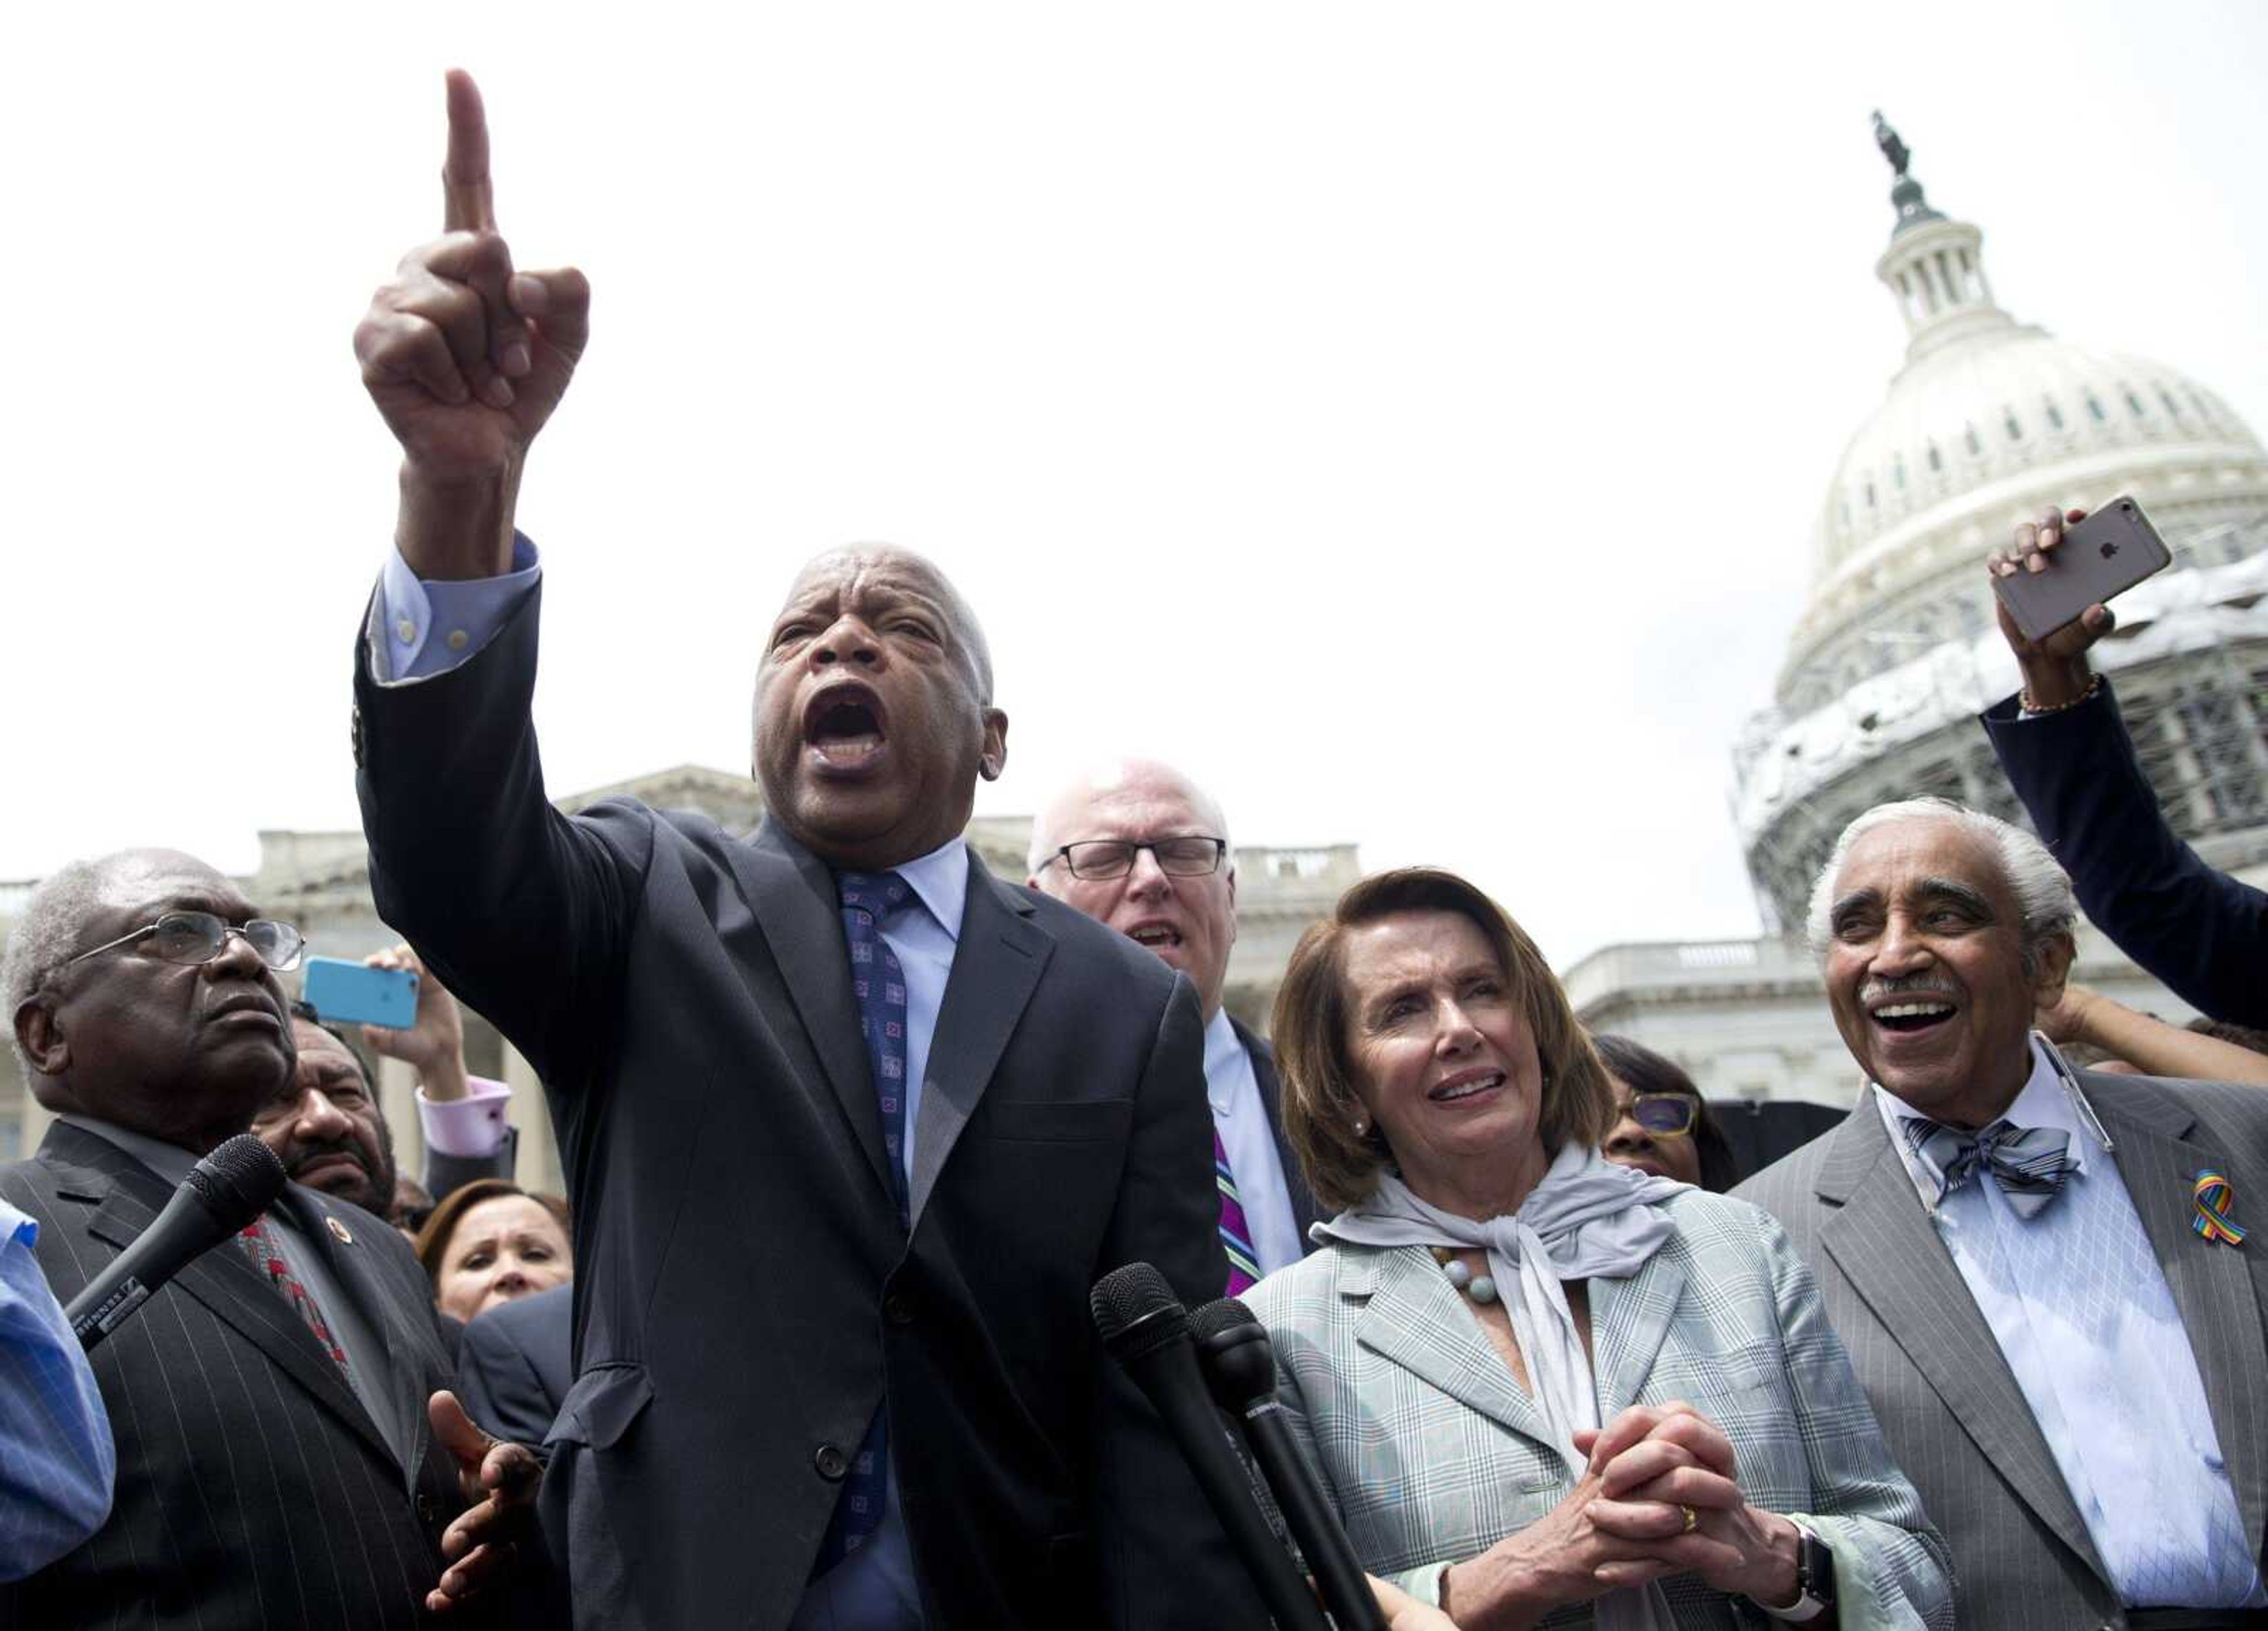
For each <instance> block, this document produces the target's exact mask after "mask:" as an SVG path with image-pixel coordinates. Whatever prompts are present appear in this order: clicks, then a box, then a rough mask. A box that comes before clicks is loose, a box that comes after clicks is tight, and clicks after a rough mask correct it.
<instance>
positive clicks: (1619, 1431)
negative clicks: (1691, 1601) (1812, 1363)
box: [1442, 1402, 1799, 1631]
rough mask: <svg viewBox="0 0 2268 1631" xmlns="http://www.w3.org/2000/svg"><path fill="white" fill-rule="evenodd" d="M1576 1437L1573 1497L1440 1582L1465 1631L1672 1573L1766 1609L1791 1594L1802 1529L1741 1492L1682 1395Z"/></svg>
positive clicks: (1706, 1426)
mask: <svg viewBox="0 0 2268 1631" xmlns="http://www.w3.org/2000/svg"><path fill="white" fill-rule="evenodd" d="M1574 1443H1575V1448H1576V1450H1577V1451H1579V1452H1580V1453H1582V1454H1584V1455H1587V1457H1588V1458H1589V1462H1588V1464H1587V1466H1586V1467H1585V1469H1584V1473H1583V1476H1582V1477H1581V1478H1580V1479H1579V1480H1577V1481H1576V1485H1575V1488H1574V1489H1573V1490H1572V1491H1571V1492H1570V1493H1569V1495H1567V1497H1566V1499H1565V1500H1564V1501H1562V1502H1560V1503H1559V1504H1558V1505H1557V1506H1556V1507H1554V1508H1553V1509H1552V1510H1550V1512H1549V1513H1547V1514H1546V1515H1545V1516H1544V1517H1542V1518H1541V1519H1539V1520H1538V1521H1536V1522H1535V1523H1533V1524H1529V1525H1528V1527H1527V1528H1525V1529H1523V1530H1521V1531H1520V1532H1518V1533H1516V1534H1511V1535H1507V1536H1506V1537H1505V1538H1504V1539H1502V1540H1500V1541H1499V1542H1498V1543H1497V1544H1496V1545H1495V1546H1493V1547H1490V1548H1489V1549H1488V1550H1487V1551H1486V1552H1484V1553H1483V1554H1481V1555H1480V1556H1478V1557H1476V1558H1474V1559H1472V1560H1471V1561H1469V1562H1465V1563H1460V1564H1458V1565H1456V1566H1455V1567H1454V1568H1453V1569H1450V1570H1449V1572H1448V1575H1447V1576H1446V1577H1445V1578H1444V1580H1443V1581H1442V1586H1443V1591H1442V1599H1443V1605H1444V1607H1446V1608H1447V1611H1448V1612H1449V1613H1450V1614H1451V1616H1452V1617H1453V1618H1454V1620H1455V1621H1456V1623H1457V1625H1458V1626H1459V1627H1461V1628H1462V1631H1492V1628H1494V1627H1523V1626H1528V1625H1531V1624H1533V1623H1534V1622H1535V1621H1536V1620H1541V1619H1542V1618H1543V1616H1544V1615H1546V1614H1548V1613H1550V1612H1551V1611H1552V1610H1554V1609H1556V1608H1558V1607H1560V1606H1562V1605H1565V1604H1568V1603H1577V1602H1587V1601H1590V1600H1591V1599H1593V1598H1598V1597H1600V1596H1602V1595H1603V1594H1605V1593H1606V1592H1609V1591H1616V1590H1618V1589H1622V1588H1625V1587H1638V1586H1643V1585H1645V1584H1646V1583H1648V1582H1649V1581H1653V1580H1658V1579H1661V1577H1663V1576H1668V1575H1679V1574H1692V1575H1696V1576H1699V1577H1700V1578H1701V1579H1702V1580H1703V1581H1704V1582H1705V1583H1707V1584H1709V1585H1711V1586H1712V1587H1714V1588H1715V1589H1717V1590H1718V1591H1726V1592H1730V1593H1734V1594H1737V1595H1741V1596H1745V1597H1748V1598H1752V1599H1754V1600H1755V1601H1756V1602H1759V1603H1762V1604H1765V1605H1784V1604H1788V1603H1793V1601H1794V1600H1795V1597H1796V1554H1797V1545H1798V1539H1799V1536H1798V1533H1797V1531H1796V1528H1795V1525H1794V1524H1792V1523H1790V1522H1789V1521H1788V1520H1787V1519H1786V1518H1785V1517H1780V1516H1778V1514H1776V1513H1771V1512H1765V1511H1762V1510H1758V1509H1757V1508H1756V1507H1753V1506H1750V1505H1749V1503H1748V1502H1746V1501H1745V1500H1743V1499H1742V1495H1741V1489H1740V1484H1739V1482H1738V1473H1737V1469H1736V1467H1735V1466H1734V1456H1733V1445H1732V1441H1731V1440H1730V1439H1728V1438H1727V1436H1725V1433H1724V1429H1721V1428H1719V1426H1718V1425H1717V1424H1716V1423H1715V1422H1712V1421H1710V1420H1709V1419H1708V1418H1707V1417H1706V1416H1704V1415H1702V1414H1700V1413H1699V1412H1697V1411H1696V1410H1695V1409H1693V1407H1691V1406H1690V1405H1687V1404H1684V1403H1683V1402H1672V1403H1670V1404H1668V1405H1662V1406H1652V1405H1633V1406H1632V1407H1630V1408H1629V1409H1627V1410H1625V1411H1624V1412H1623V1413H1622V1414H1620V1415H1618V1416H1616V1418H1615V1419H1614V1420H1613V1421H1612V1422H1609V1423H1608V1424H1607V1426H1606V1427H1604V1428H1603V1429H1583V1430H1581V1431H1579V1432H1578V1433H1576V1434H1575V1436H1574Z"/></svg>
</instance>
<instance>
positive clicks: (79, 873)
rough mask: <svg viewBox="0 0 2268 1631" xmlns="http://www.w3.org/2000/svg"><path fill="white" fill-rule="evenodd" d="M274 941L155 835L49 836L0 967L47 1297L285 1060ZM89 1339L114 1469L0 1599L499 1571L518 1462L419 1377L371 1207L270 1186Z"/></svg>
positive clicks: (237, 1603) (150, 1212) (246, 1107)
mask: <svg viewBox="0 0 2268 1631" xmlns="http://www.w3.org/2000/svg"><path fill="white" fill-rule="evenodd" d="M301 944H302V942H301V940H300V937H299V934H298V930H297V929H293V928H292V927H291V926H290V925H289V924H285V923H280V922H273V921H271V920H268V919H263V918H261V917H259V916H258V915H257V914H256V913H255V911H254V908H253V907H252V905H251V903H250V902H249V901H247V900H245V898H244V896H243V894H242V893H240V892H239V890H238V888H237V887H236V885H234V884H232V883H231V882H230V881H229V880H228V879H227V878H223V877H222V876H221V875H220V874H219V873H218V872H217V871H214V870H213V869H212V868H211V867H210V866H207V865H205V864H204V863H203V862H201V861H197V860H195V859H194V858H193V857H191V856H185V855H180V854H177V853H174V852H173V851H169V850H134V851H129V852H126V853H123V854H121V855H114V856H106V857H104V858H103V859H101V860H98V861H92V862H77V863H72V864H70V865H69V866H65V867H63V868H62V869H60V870H59V871H56V872H55V873H54V874H53V875H52V876H50V877H49V878H47V879H46V880H44V881H43V882H42V883H41V884H40V885H39V886H38V887H37V888H36V889H34V890H33V892H32V894H31V897H30V899H29V900H28V901H27V902H26V905H25V907H24V910H23V914H22V915H21V916H20V917H19V918H18V921H17V923H16V926H15V929H14V930H13V931H12V933H11V935H10V937H9V941H8V947H7V953H6V958H5V960H4V965H0V988H4V990H5V1000H6V1003H7V1006H8V1009H9V1011H10V1013H11V1016H12V1018H13V1022H14V1024H13V1035H14V1040H15V1045H16V1047H17V1050H18V1054H19V1056H20V1057H21V1059H22V1060H23V1062H24V1065H25V1079H26V1082H27V1083H28V1084H29V1085H30V1088H31V1091H32V1092H33V1095H34V1096H36V1097H37V1098H38V1099H39V1100H40V1103H41V1104H42V1105H44V1106H47V1107H48V1109H49V1110H51V1111H53V1112H54V1113H55V1116H56V1120H55V1124H54V1125H53V1126H52V1127H50V1128H48V1133H47V1136H46V1137H45V1139H44V1140H42V1142H41V1143H40V1150H39V1153H38V1154H37V1156H36V1157H33V1159H31V1160H29V1161H22V1162H18V1163H16V1164H12V1165H10V1166H6V1167H0V1195H4V1197H5V1198H6V1199H7V1200H8V1201H10V1202H11V1203H12V1204H13V1205H15V1206H16V1207H18V1208H19V1209H22V1210H24V1211H25V1212H26V1213H28V1214H30V1215H31V1216H33V1218H34V1219H35V1220H36V1221H37V1222H38V1223H39V1225H40V1234H39V1241H38V1248H37V1249H38V1253H39V1259H40V1267H42V1268H44V1269H45V1270H46V1272H47V1275H48V1280H49V1282H50V1283H51V1284H52V1285H53V1286H54V1288H55V1294H56V1295H57V1296H58V1297H63V1298H66V1299H67V1298H69V1297H72V1296H75V1295H76V1294H77V1292H79V1291H80V1290H82V1289H85V1285H86V1284H87V1282H88V1281H89V1279H90V1278H91V1277H92V1275H94V1274H95V1273H97V1272H98V1271H99V1269H100V1268H101V1267H102V1266H103V1265H105V1264H106V1263H107V1262H109V1261H110V1260H111V1259H112V1258H114V1257H115V1256H116V1255H117V1254H118V1253H119V1252H121V1251H122V1250H123V1249H124V1248H125V1247H126V1246H128V1245H130V1244H131V1243H132V1242H133V1241H134V1240H135V1239H136V1237H137V1236H139V1235H140V1234H141V1232H142V1231H144V1229H146V1228H147V1227H149V1225H150V1223H151V1222H152V1220H153V1219H154V1218H155V1217H156V1216H157V1215H158V1212H159V1211H160V1210H161V1209H163V1208H164V1207H165V1206H166V1203H167V1202H168V1201H170V1200H171V1199H172V1198H173V1193H174V1190H175V1187H177V1186H178V1185H179V1184H180V1182H181V1181H182V1180H183V1179H185V1178H186V1177H187V1175H188V1172H189V1171H190V1169H191V1168H192V1167H193V1166H194V1164H195V1162H196V1160H197V1158H198V1157H200V1156H202V1155H203V1154H204V1153H205V1152H206V1151H208V1150H211V1149H213V1148H214V1147H215V1146H217V1145H218V1144H220V1143H222V1142H225V1140H227V1139H229V1138H231V1137H232V1136H234V1135H238V1134H240V1133H242V1132H244V1131H245V1130H246V1129H247V1128H249V1127H250V1126H251V1124H252V1120H253V1117H254V1113H256V1112H257V1111H258V1109H259V1108H260V1106H262V1105H263V1104H265V1103H267V1102H269V1100H270V1099H271V1098H273V1096H274V1095H276V1093H277V1092H279V1091H283V1089H284V1084H287V1083H288V1082H290V1081H291V1077H292V1071H293V1066H294V1059H293V1054H292V1032H291V1023H290V1020H289V1018H287V1015H286V1011H285V1005H284V992H283V988H282V987H281V985H280V984H279V983H278V981H277V979H276V975H277V974H278V973H281V972H284V971H286V970H289V969H290V968H291V967H293V966H296V965H297V963H298V957H299V951H300V946H301ZM96 1357H97V1363H96V1365H95V1370H96V1374H97V1377H98V1379H99V1382H100V1384H101V1388H102V1399H103V1403H104V1405H105V1407H106V1408H107V1412H108V1414H109V1417H110V1422H111V1428H112V1431H113V1433H114V1435H115V1437H116V1441H117V1459H118V1466H119V1468H120V1474H119V1477H118V1480H117V1485H116V1490H115V1496H114V1502H113V1504H112V1509H111V1513H110V1517H109V1518H108V1520H107V1522H106V1523H105V1524H103V1526H102V1527H101V1529H100V1530H99V1531H98V1532H96V1534H95V1535H94V1537H93V1538H92V1539H90V1540H88V1541H87V1542H86V1543H85V1545H83V1546H81V1547H78V1548H77V1549H76V1550H75V1551H72V1552H70V1554H67V1555H66V1556H64V1557H63V1558H62V1559H60V1560H59V1561H55V1562H54V1563H53V1564H51V1565H49V1566H48V1568H46V1569H41V1570H40V1571H39V1572H38V1573H37V1574H34V1575H33V1576H30V1577H29V1578H28V1579H26V1580H25V1581H23V1582H20V1583H18V1584H15V1585H11V1586H7V1587H0V1625H20V1626H25V1627H33V1626H36V1627H40V1631H65V1628H67V1627H82V1626H85V1627H92V1626H114V1625H128V1624H131V1625H136V1626H147V1627H190V1626H228V1627H263V1628H265V1627H274V1628H275V1631H284V1627H291V1628H292V1631H297V1628H298V1627H306V1626H311V1625H323V1626H330V1627H341V1628H342V1631H378V1628H380V1627H385V1628H388V1631H391V1628H393V1627H401V1631H408V1627H411V1626H413V1625H417V1624H422V1623H423V1620H422V1618H421V1613H420V1611H421V1605H423V1607H425V1608H443V1607H446V1606H448V1605H450V1604H451V1603H452V1602H453V1601H457V1600H460V1599H463V1598H468V1597H469V1596H472V1595H474V1594H475V1593H480V1594H483V1595H484V1594H485V1591H486V1589H487V1588H490V1587H492V1586H494V1585H496V1584H497V1583H498V1579H499V1576H502V1575H504V1574H505V1573H506V1572H508V1570H509V1569H510V1567H511V1561H512V1550H513V1548H512V1547H511V1546H510V1545H506V1544H501V1543H504V1542H508V1541H511V1540H513V1539H516V1538H517V1537H518V1535H519V1533H520V1532H521V1530H520V1528H519V1520H520V1519H521V1518H522V1517H524V1515H525V1514H526V1512H527V1510H528V1503H529V1501H530V1498H531V1497H532V1495H533V1494H534V1482H535V1479H536V1477H537V1474H538V1473H539V1470H540V1469H539V1464H538V1463H537V1461H536V1459H535V1458H534V1454H533V1452H532V1451H528V1450H527V1448H525V1447H524V1446H520V1445H510V1444H501V1445H500V1444H495V1443H494V1442H493V1441H492V1440H490V1438H488V1437H487V1436H486V1435H484V1434H482V1433H481V1432H480V1431H479V1429H476V1428H475V1427H474V1426H473V1424H472V1423H471V1422H469V1421H468V1420H467V1419H466V1417H465V1415H464V1414H463V1412H462V1411H461V1410H460V1409H459V1408H458V1407H457V1403H456V1400H454V1398H453V1397H452V1396H451V1395H450V1394H449V1393H447V1392H445V1391H439V1390H443V1389H446V1385H447V1382H448V1378H449V1362H448V1358H447V1354H446V1348H445V1345H444V1342H443V1340H442V1333H441V1330H440V1326H439V1324H438V1320H437V1319H436V1317H435V1314H434V1312H433V1307H432V1303H431V1297H430V1296H429V1294H428V1291H427V1288H426V1284H425V1279H424V1276H423V1275H422V1274H421V1273H420V1272H419V1270H418V1267H417V1263H416V1259H415V1258H414V1257H413V1256H412V1255H411V1253H410V1252H409V1248H408V1247H407V1246H406V1245H404V1244H403V1243H402V1240H401V1237H400V1236H399V1235H397V1234H395V1233H394V1231H393V1230H391V1229H388V1228H387V1227H386V1226H385V1225H384V1223H381V1222H380V1221H379V1219H378V1218H377V1217H375V1216H372V1215H371V1214H370V1213H367V1212H365V1211H363V1210H362V1209H359V1208H357V1207H356V1206H353V1205H351V1204H350V1203H348V1202H345V1201H338V1200H335V1199H334V1198H332V1197H331V1196H328V1195H326V1194H320V1193H319V1192H318V1191H315V1190H313V1189H309V1188H306V1187H303V1186H300V1185H297V1184H292V1185H287V1186H286V1187H285V1188H284V1193H283V1194H282V1196H281V1197H280V1198H279V1200H278V1201H277V1202H276V1205H275V1206H273V1207H272V1208H270V1209H269V1211H268V1212H266V1213H265V1214H263V1215H262V1216H261V1218H260V1219H258V1220H257V1221H256V1222H255V1223H254V1225H253V1226H252V1227H250V1228H248V1229H247V1230H246V1231H244V1233H243V1234H242V1235H241V1236H240V1237H239V1238H235V1239H232V1240H229V1241H226V1242H224V1243H223V1244H221V1245H217V1246H216V1247H214V1248H213V1249H212V1250H210V1251H209V1252H206V1253H203V1255H202V1256H200V1257H197V1258H195V1260H192V1261H191V1262H189V1263H188V1265H187V1266H186V1267H184V1268H182V1269H181V1270H180V1273H179V1274H177V1275H175V1276H174V1277H173V1281H172V1282H170V1283H169V1284H167V1285H166V1286H165V1287H163V1288H162V1289H159V1290H158V1291H157V1292H156V1293H155V1294H154V1295H153V1296H152V1297H151V1299H150V1300H149V1302H148V1303H147V1304H145V1305H144V1306H143V1307H142V1308H140V1309H139V1310H138V1311H136V1312H135V1313H134V1314H133V1316H132V1317H131V1318H130V1319H129V1320H128V1321H127V1322H126V1323H124V1324H123V1325H122V1326H120V1327H119V1329H118V1330H117V1331H115V1332H114V1333H112V1335H111V1336H110V1337H109V1338H108V1339H107V1341H105V1342H104V1344H103V1347H102V1349H101V1351H100V1353H99V1355H97V1356H96ZM231 1468H233V1469H235V1471H234V1472H233V1473H229V1472H227V1471H226V1469H231ZM255 1469H256V1471H255ZM468 1502H472V1503H473V1504H472V1505H471V1506H470V1507H469V1509H468Z"/></svg>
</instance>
